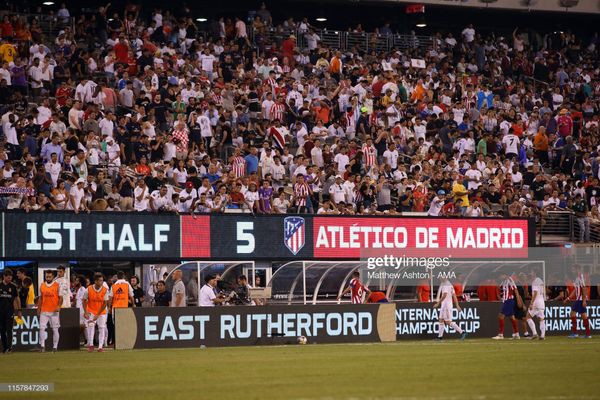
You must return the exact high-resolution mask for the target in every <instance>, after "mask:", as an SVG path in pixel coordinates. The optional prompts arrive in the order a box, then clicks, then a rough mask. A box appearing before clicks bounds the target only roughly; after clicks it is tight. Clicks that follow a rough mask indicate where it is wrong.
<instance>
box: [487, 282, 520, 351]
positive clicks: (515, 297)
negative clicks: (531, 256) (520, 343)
mask: <svg viewBox="0 0 600 400" xmlns="http://www.w3.org/2000/svg"><path fill="white" fill-rule="evenodd" d="M501 278H502V283H501V284H500V291H501V296H502V297H501V298H502V310H500V314H499V315H498V335H496V336H494V337H493V338H492V339H496V340H498V339H504V318H505V317H510V323H511V324H512V329H513V334H512V338H513V339H520V338H521V337H520V336H519V328H518V326H517V319H516V318H515V306H516V304H517V303H519V304H520V303H521V302H522V300H521V296H519V291H518V290H517V285H516V284H515V281H514V280H513V278H511V277H510V276H507V275H505V274H503V275H502V276H501Z"/></svg>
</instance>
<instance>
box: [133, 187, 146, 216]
mask: <svg viewBox="0 0 600 400" xmlns="http://www.w3.org/2000/svg"><path fill="white" fill-rule="evenodd" d="M148 191H149V189H148V186H146V182H145V181H144V180H143V179H140V180H138V183H137V186H136V187H135V189H134V190H133V198H134V202H133V208H134V209H135V211H147V210H148V207H149V201H150V195H149V193H148Z"/></svg>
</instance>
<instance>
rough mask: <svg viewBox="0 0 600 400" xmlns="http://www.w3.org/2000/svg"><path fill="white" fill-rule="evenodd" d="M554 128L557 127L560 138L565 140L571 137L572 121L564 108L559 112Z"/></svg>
mask: <svg viewBox="0 0 600 400" xmlns="http://www.w3.org/2000/svg"><path fill="white" fill-rule="evenodd" d="M556 126H557V127H558V133H559V134H560V136H562V137H564V138H565V137H567V136H572V135H573V119H572V118H571V116H570V115H569V111H568V110H567V109H566V108H563V109H562V110H560V112H559V114H558V118H557V119H556Z"/></svg>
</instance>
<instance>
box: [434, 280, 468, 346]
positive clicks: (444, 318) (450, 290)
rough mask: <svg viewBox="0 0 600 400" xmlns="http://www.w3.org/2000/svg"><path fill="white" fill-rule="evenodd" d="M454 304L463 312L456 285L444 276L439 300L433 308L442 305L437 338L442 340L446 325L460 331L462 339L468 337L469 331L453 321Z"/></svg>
mask: <svg viewBox="0 0 600 400" xmlns="http://www.w3.org/2000/svg"><path fill="white" fill-rule="evenodd" d="M440 305H441V307H440ZM454 305H456V309H457V310H458V312H461V308H460V305H459V304H458V299H457V297H456V292H455V291H454V287H453V286H452V283H451V282H450V281H449V280H448V279H447V278H444V279H443V281H442V283H441V284H440V287H439V289H438V298H437V301H436V302H435V304H434V305H433V308H438V307H440V312H439V326H438V336H437V338H436V339H437V340H442V337H443V336H444V329H445V327H446V325H448V326H449V327H451V328H452V329H454V330H455V331H456V332H458V333H459V334H460V339H461V340H463V339H464V338H466V337H467V332H466V331H463V330H462V329H461V327H460V326H458V324H457V323H456V322H454V321H452V311H453V308H454V307H453V306H454Z"/></svg>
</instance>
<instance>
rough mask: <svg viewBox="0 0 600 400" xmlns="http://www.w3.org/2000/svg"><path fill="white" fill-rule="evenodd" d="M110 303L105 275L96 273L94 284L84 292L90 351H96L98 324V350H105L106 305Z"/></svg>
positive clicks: (84, 315)
mask: <svg viewBox="0 0 600 400" xmlns="http://www.w3.org/2000/svg"><path fill="white" fill-rule="evenodd" d="M107 305H108V287H106V286H105V285H104V276H103V275H102V274H100V273H96V274H94V284H93V285H90V286H88V287H87V290H86V291H85V293H84V294H83V309H84V310H85V313H84V314H83V317H84V318H85V320H86V321H87V324H86V325H87V327H86V329H87V340H88V352H90V353H91V352H93V351H94V331H95V328H96V325H98V351H99V352H103V351H104V338H105V337H106V307H107Z"/></svg>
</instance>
